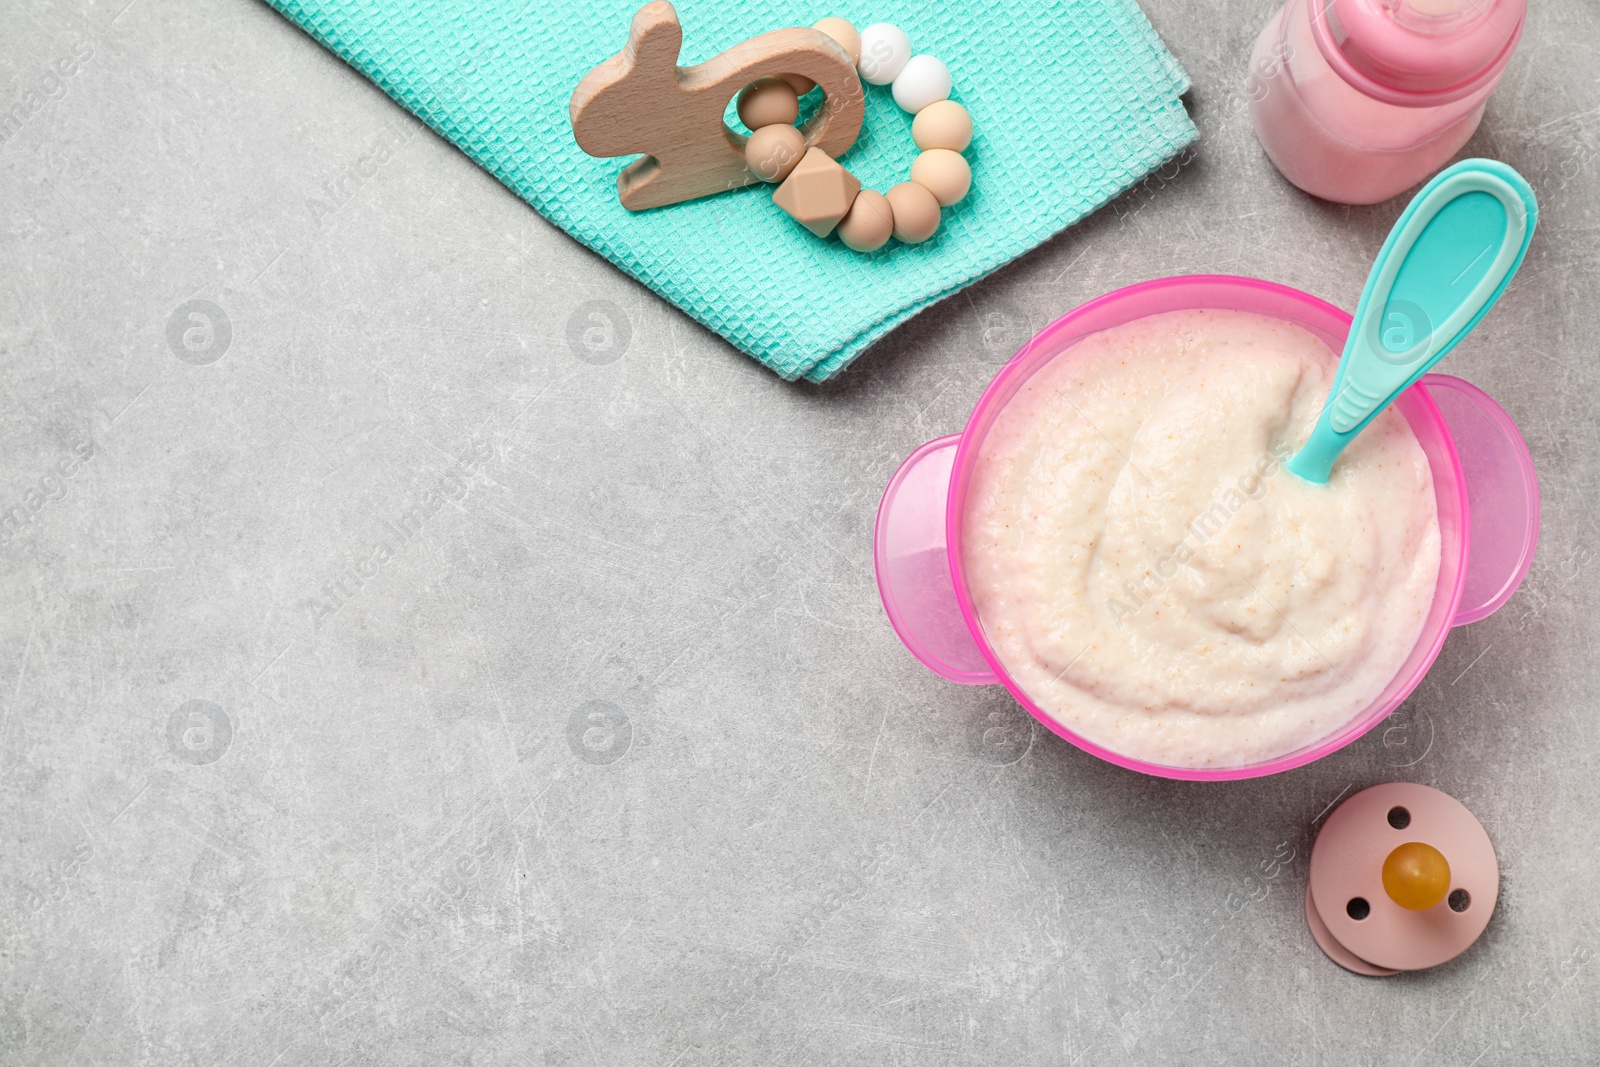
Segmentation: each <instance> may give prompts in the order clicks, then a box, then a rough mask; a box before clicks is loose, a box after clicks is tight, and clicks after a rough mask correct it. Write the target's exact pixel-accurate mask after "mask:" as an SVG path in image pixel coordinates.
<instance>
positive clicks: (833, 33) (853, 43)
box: [811, 15, 861, 63]
mask: <svg viewBox="0 0 1600 1067" xmlns="http://www.w3.org/2000/svg"><path fill="white" fill-rule="evenodd" d="M811 28H812V29H814V30H821V31H822V32H823V33H825V34H827V35H828V36H829V37H832V38H833V39H834V40H835V41H838V42H839V44H840V46H841V47H842V48H844V50H845V51H846V52H849V53H850V62H852V63H860V62H861V34H859V33H857V32H856V28H855V27H854V26H853V25H851V24H850V20H849V19H841V18H834V17H833V16H832V15H830V16H828V17H827V18H825V19H819V20H818V21H817V22H816V24H815V25H813V26H812V27H811Z"/></svg>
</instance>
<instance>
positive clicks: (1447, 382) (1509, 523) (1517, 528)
mask: <svg viewBox="0 0 1600 1067" xmlns="http://www.w3.org/2000/svg"><path fill="white" fill-rule="evenodd" d="M1421 385H1422V386H1423V388H1425V389H1426V390H1427V391H1428V396H1429V397H1430V398H1432V400H1433V402H1434V404H1436V405H1437V406H1438V408H1439V413H1440V414H1441V415H1443V416H1444V421H1445V424H1446V425H1448V426H1449V427H1450V437H1451V439H1452V440H1453V441H1454V442H1455V446H1456V454H1457V455H1458V456H1460V458H1461V470H1462V473H1464V474H1465V475H1466V483H1467V484H1466V489H1467V510H1468V514H1469V519H1468V521H1469V522H1470V524H1471V533H1470V537H1469V546H1470V547H1469V550H1468V555H1467V580H1466V586H1465V588H1463V589H1462V591H1461V603H1460V605H1459V606H1458V607H1457V609H1456V615H1455V618H1454V619H1452V620H1451V625H1452V626H1462V625H1465V624H1466V623H1469V622H1477V621H1478V620H1479V619H1484V618H1488V617H1489V616H1490V615H1493V614H1494V613H1495V612H1496V611H1498V610H1499V609H1500V607H1501V605H1503V604H1504V603H1505V602H1506V601H1508V600H1510V599H1511V594H1513V593H1515V592H1516V591H1517V587H1518V586H1519V585H1521V584H1522V579H1523V578H1525V577H1527V574H1528V568H1529V567H1530V566H1532V564H1533V551H1534V548H1535V546H1537V545H1538V543H1539V478H1538V475H1536V474H1535V473H1534V470H1533V457H1532V456H1531V455H1529V453H1528V445H1527V443H1526V442H1525V441H1523V439H1522V434H1521V433H1520V432H1519V431H1518V430H1517V424H1516V423H1515V422H1512V421H1511V416H1510V415H1508V414H1506V410H1505V408H1502V407H1501V406H1500V405H1499V404H1497V403H1495V402H1494V400H1493V399H1491V398H1490V396H1489V394H1487V393H1485V392H1484V391H1483V390H1482V389H1479V388H1478V387H1477V386H1475V385H1473V384H1471V383H1470V382H1465V381H1462V380H1461V379H1460V378H1455V377H1452V376H1450V375H1448V374H1429V375H1427V376H1426V377H1424V378H1423V379H1422V381H1421Z"/></svg>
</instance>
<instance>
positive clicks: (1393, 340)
mask: <svg viewBox="0 0 1600 1067" xmlns="http://www.w3.org/2000/svg"><path fill="white" fill-rule="evenodd" d="M1537 219H1538V205H1537V204H1536V203H1535V202H1534V198H1533V190H1532V189H1530V188H1529V187H1528V183H1527V182H1526V181H1524V180H1523V178H1522V175H1520V174H1518V173H1517V172H1516V171H1514V170H1512V169H1511V168H1510V167H1508V166H1506V165H1505V164H1504V163H1500V162H1496V161H1495V160H1492V159H1465V160H1462V161H1461V162H1460V163H1457V164H1456V165H1455V166H1453V167H1450V168H1448V169H1447V170H1444V171H1441V172H1440V173H1439V175H1438V176H1437V177H1435V178H1434V179H1433V181H1431V182H1429V183H1428V184H1427V185H1426V186H1424V187H1423V190H1422V192H1420V193H1418V194H1417V197H1416V199H1415V200H1413V201H1411V203H1410V204H1408V205H1407V206H1406V209H1405V211H1404V212H1403V213H1402V214H1401V215H1400V220H1399V221H1398V222H1396V223H1395V224H1394V229H1393V230H1391V231H1389V239H1388V240H1387V241H1385V242H1384V243H1383V249H1382V250H1381V251H1380V252H1379V253H1378V260H1377V262H1376V263H1374V264H1373V265H1372V273H1371V274H1369V275H1367V287H1366V289H1364V290H1363V291H1362V293H1361V303H1359V304H1357V305H1356V314H1355V320H1354V321H1353V322H1351V324H1350V337H1349V339H1348V340H1346V341H1345V345H1344V355H1343V356H1341V357H1340V359H1339V371H1338V374H1337V375H1336V376H1335V377H1334V379H1333V389H1332V391H1330V392H1329V394H1328V402H1327V403H1326V404H1324V405H1323V408H1322V415H1321V417H1320V418H1318V419H1317V425H1316V428H1315V429H1314V430H1312V431H1311V437H1310V438H1309V439H1307V441H1306V443H1305V445H1304V446H1302V447H1301V449H1300V451H1299V452H1297V453H1295V455H1294V456H1293V458H1291V459H1290V460H1289V463H1288V466H1289V469H1290V470H1291V471H1293V472H1294V473H1295V474H1297V475H1299V476H1300V477H1301V478H1304V479H1305V480H1306V481H1308V482H1314V483H1316V484H1318V485H1324V484H1326V483H1327V481H1328V474H1329V473H1330V472H1331V471H1332V470H1333V464H1334V461H1336V460H1337V459H1338V458H1339V453H1341V452H1343V451H1344V447H1345V445H1347V444H1349V443H1350V440H1351V438H1353V437H1355V435H1356V434H1358V433H1360V432H1361V431H1362V429H1364V428H1365V427H1366V425H1367V423H1369V422H1371V421H1372V420H1373V418H1375V417H1376V416H1377V414H1378V412H1380V411H1382V410H1383V409H1384V408H1386V407H1388V406H1389V402H1390V401H1391V400H1393V399H1394V398H1395V397H1397V396H1399V395H1400V393H1401V392H1402V391H1403V390H1404V389H1405V388H1406V387H1407V386H1409V385H1410V384H1411V383H1412V382H1414V381H1416V380H1417V379H1418V378H1420V377H1422V376H1423V375H1424V374H1426V373H1427V372H1428V370H1429V369H1430V368H1432V366H1433V365H1434V364H1435V363H1437V362H1439V360H1441V359H1443V358H1444V356H1445V353H1447V352H1449V351H1450V350H1451V349H1452V348H1454V347H1455V346H1456V345H1457V344H1458V343H1459V342H1460V341H1461V339H1462V338H1463V337H1465V336H1466V335H1467V334H1468V333H1470V332H1471V331H1472V328H1473V327H1474V326H1476V325H1478V320H1479V319H1481V318H1483V316H1484V313H1485V312H1487V311H1488V310H1489V309H1490V308H1491V307H1493V306H1494V303H1495V301H1496V300H1499V299H1500V294H1501V293H1502V292H1504V291H1505V288H1506V285H1507V284H1508V283H1509V282H1510V281H1511V276H1512V275H1513V274H1515V273H1516V272H1517V268H1518V267H1519V266H1521V265H1522V257H1523V255H1524V254H1525V253H1526V252H1527V251H1528V242H1529V240H1531V239H1532V238H1533V227H1534V223H1535V222H1536V221H1537Z"/></svg>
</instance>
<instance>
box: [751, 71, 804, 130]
mask: <svg viewBox="0 0 1600 1067" xmlns="http://www.w3.org/2000/svg"><path fill="white" fill-rule="evenodd" d="M799 117H800V98H799V97H798V96H796V95H795V91H794V88H793V87H792V86H790V85H789V84H788V83H786V82H783V81H780V80H778V79H777V78H757V79H756V80H755V81H753V82H751V83H750V84H749V85H746V86H745V87H744V88H743V89H741V90H739V121H740V122H742V123H744V124H745V126H746V127H747V128H749V129H752V130H759V129H760V128H761V127H763V126H774V125H777V124H780V123H782V124H788V123H791V122H793V121H794V120H795V119H797V118H799Z"/></svg>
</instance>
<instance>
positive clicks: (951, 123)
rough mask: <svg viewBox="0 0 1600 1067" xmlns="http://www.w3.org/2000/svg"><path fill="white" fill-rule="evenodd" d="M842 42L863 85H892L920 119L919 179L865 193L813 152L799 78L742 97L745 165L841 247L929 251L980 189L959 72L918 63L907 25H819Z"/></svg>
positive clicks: (916, 133) (829, 21)
mask: <svg viewBox="0 0 1600 1067" xmlns="http://www.w3.org/2000/svg"><path fill="white" fill-rule="evenodd" d="M812 28H813V29H815V30H819V31H821V32H822V33H824V34H826V35H827V36H829V37H831V38H833V39H834V40H835V41H837V42H838V43H839V44H840V45H841V46H842V47H843V48H844V50H845V51H846V52H848V53H849V54H850V59H851V61H852V62H853V63H855V65H856V70H857V72H858V73H859V74H860V76H861V79H862V80H863V81H865V82H867V83H868V84H871V85H888V86H890V87H891V91H892V92H893V94H894V102H895V103H896V104H898V105H900V108H901V110H903V111H906V112H909V113H910V114H913V115H915V116H916V118H915V119H914V120H913V121H912V124H911V139H912V140H913V141H914V142H916V145H917V147H918V148H919V149H921V153H920V154H919V155H918V156H917V158H916V160H915V161H914V162H913V163H912V164H911V180H910V181H905V182H901V183H900V184H899V185H896V186H895V187H894V188H892V189H890V190H889V192H888V193H887V195H886V194H883V193H879V192H876V191H874V190H872V189H863V188H861V182H860V181H858V180H857V179H856V177H855V175H853V174H851V173H850V172H849V171H848V170H846V169H845V168H844V167H842V166H841V165H839V164H838V163H836V162H835V161H834V160H833V159H832V158H830V157H829V156H828V154H827V153H826V152H824V151H822V150H821V149H820V148H815V147H812V148H807V147H806V146H805V138H804V137H803V136H802V135H801V133H800V131H799V130H798V129H796V128H795V127H794V126H793V125H792V123H793V122H794V121H795V119H796V118H798V117H799V114H800V97H801V96H802V95H804V94H805V93H808V92H810V91H811V89H812V86H813V84H814V83H812V82H811V81H810V80H808V79H806V78H802V77H799V76H797V75H792V74H784V75H779V76H777V77H770V78H760V79H758V80H756V81H754V82H752V83H750V84H749V85H747V86H745V88H744V89H743V90H741V91H740V93H739V102H738V111H739V121H741V122H743V123H744V124H745V126H746V127H748V128H749V129H750V130H751V131H752V132H751V134H750V140H749V142H748V143H747V144H746V146H745V162H746V163H747V164H749V166H750V169H751V170H752V171H753V172H754V173H755V174H756V175H757V176H758V177H760V178H761V180H762V181H765V182H771V183H779V184H778V188H777V189H776V190H774V191H773V194H772V202H773V203H775V204H777V205H778V206H779V207H780V208H782V209H783V210H784V211H785V212H787V213H788V214H789V216H790V217H792V218H793V219H794V220H795V221H796V222H798V223H800V224H801V225H802V226H804V227H805V228H806V229H808V230H810V231H811V232H812V233H814V234H816V235H817V236H818V237H827V236H828V235H829V234H830V233H832V232H833V231H834V230H835V229H837V230H838V232H839V240H840V241H841V242H843V243H844V244H845V246H846V247H848V248H852V249H854V250H855V251H857V252H873V251H876V250H877V249H879V248H882V247H883V246H884V245H885V244H886V243H888V240H889V237H890V236H891V235H893V236H894V237H895V238H896V239H897V240H900V241H902V242H904V243H906V244H920V243H922V242H923V241H926V240H927V239H928V238H930V237H932V236H933V234H934V232H935V231H936V230H938V228H939V222H940V208H942V207H950V206H951V205H952V204H955V203H958V202H959V201H960V200H961V199H962V198H963V197H965V196H966V195H967V191H968V190H969V189H970V188H971V187H972V169H971V168H970V167H969V166H968V165H967V161H966V158H965V157H964V156H962V154H961V153H962V152H963V151H965V150H966V147H967V145H969V144H970V143H971V142H972V118H971V116H970V115H968V114H967V110H966V108H964V107H962V106H961V105H960V104H958V103H956V102H955V101H953V100H951V99H949V96H950V89H951V79H950V69H949V68H948V67H946V66H945V65H944V63H943V62H941V61H940V60H938V59H936V58H935V57H933V56H930V55H915V56H914V55H912V54H911V40H910V39H909V38H908V37H907V36H906V35H905V32H904V31H903V30H901V29H900V28H899V27H897V26H891V25H890V24H889V23H887V22H879V23H875V24H873V25H871V26H868V27H867V28H866V29H864V30H862V31H860V32H859V33H858V32H856V28H855V27H854V26H852V25H851V24H850V23H849V22H847V21H845V20H844V19H841V18H832V17H830V18H825V19H823V20H821V21H820V22H818V23H817V24H816V25H815V26H813V27H812Z"/></svg>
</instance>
